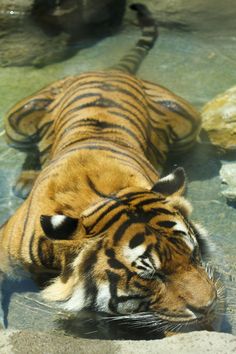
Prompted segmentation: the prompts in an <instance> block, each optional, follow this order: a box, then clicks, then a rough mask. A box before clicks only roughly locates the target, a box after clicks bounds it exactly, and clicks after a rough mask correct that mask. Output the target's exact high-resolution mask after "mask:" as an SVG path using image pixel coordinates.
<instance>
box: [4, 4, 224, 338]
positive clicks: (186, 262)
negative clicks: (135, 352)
mask: <svg viewBox="0 0 236 354" xmlns="http://www.w3.org/2000/svg"><path fill="white" fill-rule="evenodd" d="M131 8H132V9H133V10H135V11H136V14H137V19H138V23H139V26H140V28H141V31H142V34H141V37H140V38H139V39H138V41H137V42H136V44H135V45H134V47H133V48H132V49H131V50H130V51H129V52H128V53H127V54H126V55H124V57H123V58H122V59H121V60H120V62H118V64H117V65H114V66H113V67H110V68H108V69H104V70H103V71H102V70H100V71H91V72H86V73H82V74H80V75H77V76H69V77H66V78H64V79H61V80H60V81H57V82H54V83H52V84H50V85H49V86H47V87H45V88H43V89H41V90H40V91H38V92H36V93H34V94H33V95H32V96H30V97H27V98H25V99H23V100H21V101H20V102H19V103H17V104H16V105H15V106H14V107H13V108H12V109H11V110H10V111H9V112H8V113H7V115H6V118H5V135H6V140H7V142H8V144H9V145H10V146H12V147H13V148H16V149H19V150H21V151H24V152H25V153H26V162H27V160H28V161H29V159H30V160H31V161H30V162H31V166H30V168H27V163H25V164H24V165H23V169H22V172H21V174H20V176H19V178H18V180H17V181H16V184H15V186H14V192H15V194H16V195H17V196H19V197H21V198H23V199H24V201H23V203H22V204H21V206H20V207H19V208H18V209H17V211H16V212H15V213H14V214H13V215H12V216H11V217H10V218H9V219H8V220H7V221H6V222H5V224H4V225H3V226H2V227H1V230H0V289H1V297H2V296H3V295H2V293H3V289H2V288H3V280H4V279H5V277H9V278H15V277H17V276H18V275H19V273H21V271H22V272H29V273H30V274H32V276H34V277H36V278H37V277H40V276H41V275H48V276H49V277H50V281H49V282H47V283H46V284H45V286H44V288H43V289H42V291H41V295H42V298H43V299H45V300H46V301H51V302H55V304H56V303H58V304H60V306H61V308H63V310H65V311H68V312H69V313H70V312H72V313H77V312H79V311H82V310H86V309H90V310H92V311H95V312H102V313H107V314H109V315H111V316H114V318H120V319H122V318H123V316H125V318H126V322H127V321H128V320H129V321H130V322H131V323H132V321H139V322H140V323H142V321H143V323H145V327H149V328H151V329H152V330H153V331H156V332H158V331H159V332H163V333H164V334H165V333H168V332H171V331H173V332H174V333H177V332H178V331H180V329H183V330H186V328H189V326H192V327H191V328H194V329H206V328H208V327H209V326H210V325H211V324H212V323H213V322H214V321H215V319H216V317H217V315H218V313H219V311H218V310H217V309H218V306H219V304H220V303H221V301H222V298H221V293H222V292H221V287H220V286H219V279H218V278H217V277H216V276H214V275H213V274H214V272H213V271H209V268H208V266H207V260H208V257H209V251H208V250H209V246H208V236H207V233H206V231H204V229H203V228H202V227H201V226H199V225H198V224H197V223H194V222H193V221H192V220H191V218H190V214H191V210H192V207H191V204H190V203H189V202H188V201H187V199H186V198H185V197H184V192H185V189H186V185H187V182H186V176H185V171H184V169H183V168H181V167H177V168H176V169H175V170H173V171H172V172H171V173H169V174H168V175H165V176H164V177H163V176H162V171H163V168H164V166H165V162H166V161H167V158H168V156H169V154H170V153H175V154H180V153H183V152H185V151H187V150H189V149H190V148H191V147H192V146H193V145H194V144H195V142H196V140H197V137H198V134H199V131H200V127H201V118H200V115H199V113H198V112H197V111H196V109H195V108H193V107H192V106H191V105H190V104H189V103H187V102H186V101H185V100H184V99H182V98H181V97H179V96H177V95H176V94H174V93H172V92H171V91H170V90H168V89H166V88H164V87H163V86H160V85H157V84H155V83H152V82H149V81H146V80H142V79H140V78H138V77H137V76H136V75H135V74H136V72H137V70H138V68H139V66H140V64H141V62H142V61H143V59H144V58H145V57H146V55H147V54H148V52H149V51H150V50H151V48H152V47H153V46H154V44H155V42H156V40H157V38H158V24H157V22H156V20H155V19H154V17H153V15H152V13H151V12H150V11H149V9H148V8H147V7H146V6H145V5H143V4H133V5H132V6H131ZM32 155H33V156H34V159H33V160H32ZM0 300H1V298H0ZM0 314H1V322H2V325H4V314H3V309H1V313H0Z"/></svg>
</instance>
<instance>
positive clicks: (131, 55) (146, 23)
mask: <svg viewBox="0 0 236 354" xmlns="http://www.w3.org/2000/svg"><path fill="white" fill-rule="evenodd" d="M130 8H131V9H132V10H135V11H136V12H137V18H138V22H139V26H140V27H141V29H142V36H141V37H140V39H139V40H138V41H137V43H136V45H135V47H134V48H132V49H131V50H130V51H129V52H128V54H126V55H125V56H124V57H123V58H122V59H121V60H120V61H119V63H118V64H117V65H114V66H112V67H111V68H110V69H112V70H120V71H124V72H126V73H130V74H135V73H136V71H137V70H138V68H139V66H140V65H141V63H142V61H143V59H144V58H145V57H146V55H147V54H148V52H149V50H150V49H151V48H152V47H153V45H154V43H155V41H156V39H157V37H158V28H157V23H156V20H155V19H154V18H153V17H152V14H151V12H150V11H149V10H148V8H147V7H146V6H145V5H143V4H132V5H131V6H130Z"/></svg>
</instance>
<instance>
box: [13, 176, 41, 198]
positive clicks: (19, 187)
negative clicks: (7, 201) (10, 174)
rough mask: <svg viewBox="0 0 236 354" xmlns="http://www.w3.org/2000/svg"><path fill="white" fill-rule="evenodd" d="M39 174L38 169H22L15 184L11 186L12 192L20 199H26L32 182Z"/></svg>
mask: <svg viewBox="0 0 236 354" xmlns="http://www.w3.org/2000/svg"><path fill="white" fill-rule="evenodd" d="M38 174H39V171H34V170H30V171H22V173H21V174H20V176H19V178H18V180H17V181H16V184H15V186H14V187H13V192H14V194H15V195H16V196H17V197H19V198H22V199H26V198H27V197H28V195H29V193H30V191H31V189H32V187H33V184H34V182H35V180H36V178H37V176H38Z"/></svg>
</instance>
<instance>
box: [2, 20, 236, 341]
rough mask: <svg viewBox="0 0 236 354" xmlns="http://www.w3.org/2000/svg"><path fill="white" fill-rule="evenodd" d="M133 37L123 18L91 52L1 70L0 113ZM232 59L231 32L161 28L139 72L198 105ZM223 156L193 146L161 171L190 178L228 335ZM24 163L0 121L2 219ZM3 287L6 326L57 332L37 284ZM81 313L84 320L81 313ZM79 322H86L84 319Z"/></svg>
mask: <svg viewBox="0 0 236 354" xmlns="http://www.w3.org/2000/svg"><path fill="white" fill-rule="evenodd" d="M138 37H139V30H138V29H137V28H136V27H134V26H133V25H132V24H131V23H128V24H126V26H125V27H124V29H123V31H122V32H121V33H119V34H117V35H115V36H113V37H110V38H106V39H104V40H103V41H100V42H99V43H97V44H96V45H95V46H93V47H90V48H89V49H84V50H81V51H80V52H78V54H77V55H75V56H74V57H72V58H70V59H68V60H65V61H63V62H60V63H56V64H53V65H48V66H46V67H44V68H41V69H37V68H33V67H11V68H0V78H1V80H0V115H1V116H3V115H4V113H5V112H6V111H7V109H9V108H10V107H11V105H13V104H14V103H15V102H16V101H18V100H19V99H21V98H23V97H25V96H26V95H29V94H31V93H32V92H34V91H36V90H38V89H40V88H41V87H42V86H44V85H46V84H47V83H50V82H52V81H54V80H57V79H60V78H62V77H64V76H67V75H74V74H79V73H81V72H84V71H88V70H96V69H103V68H105V67H107V66H110V65H112V64H113V63H116V61H117V58H119V57H120V56H121V55H122V53H125V51H126V50H128V49H129V48H130V47H131V46H132V44H133V43H134V41H135V40H136V39H137V38H138ZM235 62H236V34H235V33H233V32H225V33H224V32H220V33H218V32H216V31H212V32H210V33H208V32H204V33H203V32H180V31H175V30H166V29H162V30H161V34H160V39H159V41H158V44H156V46H155V48H154V49H153V50H152V51H151V53H150V54H149V56H148V57H147V58H146V60H145V62H144V64H143V65H142V67H141V69H140V71H139V73H138V75H139V76H140V77H142V78H145V79H147V80H151V81H153V82H156V83H159V84H161V85H164V86H166V87H168V88H169V89H171V90H173V91H174V92H175V93H177V94H179V95H180V96H183V97H184V98H185V99H187V100H188V101H190V102H191V103H192V104H193V105H194V106H195V107H197V108H199V109H200V108H201V107H202V106H203V105H204V104H205V103H206V102H207V101H209V100H210V99H212V98H213V97H214V96H215V95H216V94H218V93H220V92H223V91H224V90H226V89H228V88H230V87H231V86H233V85H235V82H236V70H235ZM231 158H232V156H231ZM222 159H223V158H222V157H220V156H219V155H218V154H217V152H216V151H215V150H214V149H213V148H212V147H209V146H206V145H200V144H198V145H197V146H196V147H195V149H194V150H193V151H191V152H190V153H188V154H186V156H184V157H181V158H178V159H177V160H176V159H175V160H171V161H170V162H169V165H168V166H167V168H166V169H167V170H171V169H172V168H173V167H174V165H175V164H176V163H177V164H178V165H182V166H184V168H185V169H186V173H187V175H188V178H189V187H188V198H189V199H190V200H191V202H192V204H193V206H194V218H195V219H197V220H198V221H200V222H201V223H202V224H203V225H204V226H205V227H206V228H207V229H208V230H209V232H210V234H211V237H212V240H213V242H214V243H215V245H216V250H215V251H214V254H213V259H214V262H215V263H216V264H218V265H219V266H220V269H221V270H222V272H223V274H224V276H225V284H226V289H227V299H228V309H227V318H228V320H227V321H226V322H225V323H224V325H223V330H224V331H230V330H231V327H232V332H233V333H236V300H235V291H236V280H235V279H236V266H235V264H236V252H235V251H236V238H235V230H236V209H235V208H234V207H233V206H230V205H228V204H227V202H226V200H225V198H224V197H223V196H222V195H221V189H222V186H221V182H220V179H219V169H220V167H221V164H222ZM22 161H23V155H22V154H21V153H20V152H17V151H15V150H12V149H10V148H8V147H7V146H6V144H5V142H4V132H3V124H2V121H1V125H0V205H1V211H0V221H1V222H3V221H4V220H6V218H7V217H8V216H9V215H10V214H12V213H13V212H14V210H15V209H16V207H17V206H18V205H19V204H20V203H21V201H20V200H19V199H18V198H16V197H14V195H13V194H12V192H11V186H12V184H13V181H14V180H15V179H16V177H17V174H18V173H19V171H20V166H21V163H22ZM7 288H8V291H7V293H8V298H7V299H6V300H4V301H5V302H4V306H5V307H6V309H7V312H8V325H9V327H11V328H19V329H20V328H30V329H32V330H33V329H35V330H36V329H40V330H42V331H55V330H59V329H56V328H57V325H56V323H55V320H57V319H59V318H66V315H65V314H63V313H61V311H60V309H58V308H56V307H54V306H52V305H49V304H43V303H42V301H41V299H40V297H39V296H38V293H37V288H35V286H34V285H33V283H32V282H31V281H24V282H23V283H17V284H10V283H9V284H7ZM81 318H82V319H83V320H84V317H83V315H82V316H81ZM84 321H85V322H86V321H87V318H86V316H85V320H84ZM98 321H99V320H98ZM85 322H81V323H85ZM227 322H228V323H227ZM86 323H89V322H86ZM99 323H100V322H99ZM89 326H90V325H89ZM89 326H88V327H89ZM100 326H102V328H103V329H102V330H101V331H100V332H101V333H102V334H100V335H101V336H103V337H110V338H113V337H116V335H115V333H114V331H113V332H112V333H110V332H109V331H108V330H107V329H106V328H105V332H106V335H104V327H103V324H102V325H101V324H100ZM80 328H81V326H80V327H77V330H78V333H79V334H81V333H80ZM96 331H98V329H94V330H92V331H89V330H87V332H86V330H85V331H84V332H85V333H82V334H81V335H82V336H87V337H91V338H93V337H94V336H97V334H96ZM90 332H91V333H90ZM94 333H95V334H94ZM118 337H119V335H118Z"/></svg>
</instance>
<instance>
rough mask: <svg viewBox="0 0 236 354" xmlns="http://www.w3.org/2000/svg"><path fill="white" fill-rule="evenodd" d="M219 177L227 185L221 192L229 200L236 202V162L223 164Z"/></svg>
mask: <svg viewBox="0 0 236 354" xmlns="http://www.w3.org/2000/svg"><path fill="white" fill-rule="evenodd" d="M220 178H221V180H222V182H223V183H225V184H226V185H227V188H226V189H224V190H223V191H222V194H223V195H224V196H225V197H226V198H227V199H228V200H229V201H230V202H236V162H231V163H226V164H224V165H223V166H222V168H221V170H220Z"/></svg>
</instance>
